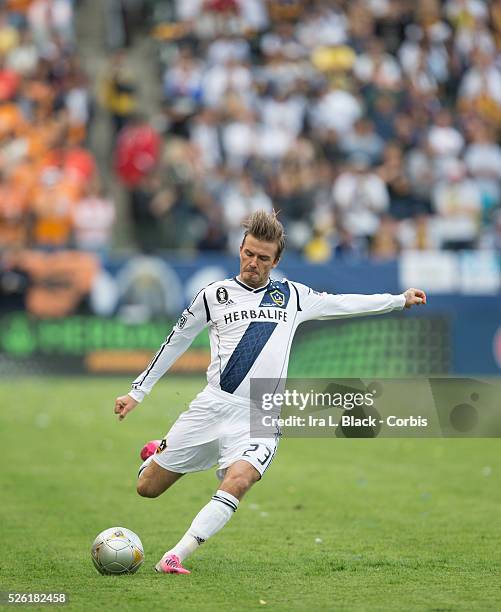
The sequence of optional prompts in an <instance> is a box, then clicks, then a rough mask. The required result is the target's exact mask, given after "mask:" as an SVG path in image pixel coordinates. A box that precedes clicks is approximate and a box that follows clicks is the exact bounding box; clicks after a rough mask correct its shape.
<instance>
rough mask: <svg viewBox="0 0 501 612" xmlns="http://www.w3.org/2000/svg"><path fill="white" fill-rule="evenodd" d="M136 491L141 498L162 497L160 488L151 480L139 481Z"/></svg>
mask: <svg viewBox="0 0 501 612" xmlns="http://www.w3.org/2000/svg"><path fill="white" fill-rule="evenodd" d="M136 490H137V492H138V494H139V495H140V496H141V497H150V498H154V497H158V496H159V495H160V491H159V490H158V487H155V486H154V484H153V483H152V482H151V481H150V480H148V479H147V478H144V477H143V478H140V479H139V480H138V481H137V487H136Z"/></svg>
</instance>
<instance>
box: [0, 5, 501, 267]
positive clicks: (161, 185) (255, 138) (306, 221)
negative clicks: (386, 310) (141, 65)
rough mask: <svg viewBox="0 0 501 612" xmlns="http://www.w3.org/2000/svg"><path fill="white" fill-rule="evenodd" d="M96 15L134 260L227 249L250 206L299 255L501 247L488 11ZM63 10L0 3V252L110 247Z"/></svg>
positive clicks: (498, 68) (497, 8)
mask: <svg viewBox="0 0 501 612" xmlns="http://www.w3.org/2000/svg"><path fill="white" fill-rule="evenodd" d="M104 8H105V9H106V10H105V17H106V16H107V24H108V26H107V30H106V31H107V40H108V46H109V47H110V49H111V50H112V52H111V53H110V58H109V65H108V67H107V69H106V72H105V73H104V75H103V78H102V79H101V80H100V83H99V95H100V104H101V105H102V107H103V108H104V109H105V110H106V111H107V112H108V113H109V116H110V119H111V121H110V123H111V126H112V134H113V137H112V141H113V142H112V145H113V162H112V164H113V168H114V171H115V172H116V176H117V178H118V180H120V181H121V182H122V184H123V185H124V186H125V188H126V193H127V197H128V206H129V211H130V219H131V227H132V230H133V234H134V240H135V244H136V246H137V247H138V248H139V249H140V250H141V251H142V252H146V253H151V252H163V251H166V250H170V249H190V250H210V251H229V252H232V253H236V252H237V251H238V246H239V242H240V236H241V231H240V227H241V222H242V221H243V220H244V218H245V217H246V216H247V215H249V214H250V213H251V212H253V211H254V210H256V209H259V208H264V209H268V210H272V209H275V210H276V211H277V212H279V218H280V220H281V221H282V222H283V223H284V225H285V227H286V232H287V235H288V248H289V249H291V250H293V251H296V252H298V253H302V254H304V255H305V256H306V257H307V258H308V259H309V260H311V261H324V260H327V259H329V258H331V257H339V258H357V257H367V256H370V257H372V258H376V259H391V258H394V257H396V256H397V255H398V254H399V253H400V252H401V251H402V250H405V249H451V250H460V249H501V212H500V211H501V147H500V145H499V144H498V142H499V134H500V129H501V53H500V50H501V0H493V1H490V2H488V1H487V0H485V1H484V0H446V1H442V2H441V1H439V0H421V1H419V2H415V1H411V0H351V1H349V0H171V1H165V0H113V1H111V0H110V2H107V3H106V5H105V7H104ZM74 13H75V0H3V1H0V248H2V247H3V248H5V247H6V246H7V247H9V246H13V247H16V246H17V247H19V246H21V247H25V246H28V247H34V248H37V249H41V250H46V251H52V250H59V249H65V248H77V249H81V250H85V251H91V252H95V253H98V254H104V253H106V252H107V250H108V249H109V248H110V245H111V239H112V232H113V228H114V224H115V223H116V219H115V205H114V202H113V201H112V200H111V199H110V198H109V197H108V196H107V195H106V190H105V189H103V185H102V181H101V180H100V178H99V173H98V172H97V169H96V163H95V159H94V156H93V155H92V153H91V152H90V151H89V149H88V132H89V125H90V122H91V120H92V116H93V100H92V94H91V92H92V83H91V82H90V81H89V80H88V77H87V76H86V75H85V74H84V72H83V70H82V68H81V65H80V62H79V57H78V51H77V48H76V42H77V41H76V38H75V16H74ZM134 16H136V17H134ZM138 16H141V17H140V19H141V20H143V19H145V18H147V20H148V21H147V24H148V27H149V28H150V31H151V36H152V37H153V38H154V40H155V47H154V48H155V49H156V52H155V55H154V56H153V52H152V57H151V62H152V64H153V65H154V66H155V69H156V71H157V73H158V84H159V87H160V89H161V98H162V112H161V113H160V115H159V116H153V117H145V116H141V114H140V110H141V108H140V104H139V102H138V92H139V90H140V89H141V81H142V75H141V74H138V73H134V72H132V71H131V69H130V64H129V63H128V61H127V60H128V50H127V45H128V44H130V40H131V32H133V31H134V29H135V27H136V28H137V24H138V22H139V17H138ZM119 17H120V18H119ZM143 25H144V24H143V23H141V26H143ZM112 26H113V27H112ZM113 49H114V50H113ZM93 77H94V75H93Z"/></svg>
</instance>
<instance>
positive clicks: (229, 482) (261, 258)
mask: <svg viewBox="0 0 501 612" xmlns="http://www.w3.org/2000/svg"><path fill="white" fill-rule="evenodd" d="M244 229H245V234H244V237H243V241H242V245H241V247H240V273H239V275H238V276H235V277H233V278H228V279H226V280H223V281H221V282H216V283H212V284H211V285H208V286H207V287H205V289H202V290H201V291H200V292H199V293H198V294H197V295H196V297H195V298H194V299H193V301H192V303H191V304H190V305H189V306H188V308H186V309H185V310H184V312H183V313H182V315H181V316H180V318H179V320H178V321H177V323H176V325H175V326H174V328H173V329H172V331H171V333H170V334H169V335H168V337H167V339H166V340H165V342H164V343H163V344H162V346H161V347H160V349H159V351H158V352H157V353H156V355H155V356H154V358H153V360H152V361H151V362H150V364H149V365H148V367H147V368H146V370H145V371H144V372H142V373H141V374H140V375H139V376H138V377H137V378H136V380H135V381H134V382H133V383H132V389H131V391H130V392H129V393H128V394H127V395H123V396H121V397H118V398H117V399H116V401H115V413H116V414H118V417H119V419H120V420H122V419H124V418H125V417H126V416H127V414H128V413H129V412H130V411H131V410H133V409H134V408H135V407H136V406H137V405H138V404H139V402H141V401H142V400H143V399H144V397H145V396H146V395H147V394H148V393H149V392H150V391H151V389H152V387H153V385H154V384H155V382H156V381H157V380H158V379H159V378H160V377H161V376H162V375H163V374H164V373H165V372H166V371H167V370H168V368H169V367H170V366H171V365H172V364H173V363H174V361H175V360H176V359H177V358H178V357H179V356H180V355H181V354H182V353H183V352H184V351H185V350H186V349H187V348H188V347H189V345H190V344H191V342H192V340H193V339H194V338H195V336H196V335H197V334H198V333H199V332H200V331H201V330H202V329H203V328H204V327H208V328H209V337H210V346H211V362H210V365H209V368H208V370H207V386H206V387H205V389H204V390H203V391H201V392H200V393H199V394H198V395H197V396H196V398H195V399H194V400H193V401H192V402H191V404H190V406H189V408H188V410H186V411H185V412H183V413H182V414H181V415H180V416H179V418H178V419H177V421H176V422H175V423H174V425H173V426H172V428H171V429H170V431H169V432H168V433H167V435H166V436H165V438H164V439H163V440H162V442H161V444H160V445H159V446H158V448H156V449H155V448H153V449H147V448H146V447H145V448H144V449H143V453H142V457H143V458H145V453H144V451H146V452H147V454H149V453H153V454H151V456H149V457H147V458H146V460H145V461H144V463H143V465H142V466H141V468H140V471H139V476H138V482H137V491H138V493H139V495H142V496H144V497H158V496H159V495H160V494H162V493H163V492H164V491H166V490H167V489H168V488H169V487H171V486H172V485H173V484H174V483H175V482H176V481H177V480H179V478H181V476H183V474H186V473H188V472H197V471H200V470H207V469H208V468H210V467H212V466H213V465H215V464H216V463H217V464H218V466H219V469H218V472H217V474H218V477H219V478H220V479H221V483H220V485H219V488H218V490H217V491H216V493H215V494H214V495H213V496H212V499H211V500H210V501H209V503H208V504H207V505H206V506H204V507H203V508H202V509H201V510H200V512H199V513H198V514H197V516H196V517H195V518H194V520H193V522H192V523H191V526H190V527H189V529H188V531H187V532H186V534H185V535H184V536H183V537H182V538H181V540H180V541H179V542H178V543H177V544H176V545H175V546H174V547H173V548H172V549H170V550H168V551H167V552H166V553H165V554H164V555H163V557H162V558H161V559H160V561H159V562H158V563H157V565H156V566H155V569H156V570H157V571H158V572H164V573H171V574H172V573H176V574H189V573H190V572H189V571H188V570H187V569H186V568H184V567H183V565H182V563H183V561H184V559H185V558H186V557H187V556H188V555H190V554H191V553H192V552H194V551H195V550H196V549H197V548H198V547H199V546H200V545H201V544H202V543H203V542H205V541H206V540H207V539H208V538H210V537H211V536H213V535H214V534H215V533H217V532H218V531H219V530H220V529H221V528H222V527H224V525H225V524H226V523H227V522H228V521H229V520H230V518H231V516H232V515H233V513H234V512H235V511H236V510H237V508H238V505H239V503H240V500H241V499H242V497H243V496H244V494H245V493H246V492H247V491H248V490H249V489H250V487H252V485H253V484H254V483H255V482H257V481H258V480H259V479H260V478H261V477H262V475H263V474H264V472H265V471H266V469H267V468H268V467H269V465H270V463H271V462H272V460H273V457H274V455H275V451H276V448H277V444H278V436H276V437H275V439H273V438H265V439H262V438H257V439H256V438H252V437H251V434H250V426H249V415H250V410H249V404H250V398H249V393H250V379H251V378H254V379H260V378H261V379H263V378H267V379H270V378H273V379H285V378H286V376H287V366H288V360H289V353H290V348H291V344H292V338H293V337H294V332H295V331H296V329H297V327H298V325H300V324H301V323H303V322H304V321H309V320H311V319H337V318H341V317H353V316H357V315H375V314H383V313H386V312H392V311H394V310H401V309H402V308H404V307H406V308H410V307H411V306H413V305H414V304H425V303H426V295H425V293H424V292H423V291H421V290H419V289H408V290H407V291H406V292H405V293H403V294H401V295H390V294H387V293H385V294H381V295H379V294H378V295H331V294H328V293H318V292H316V291H313V290H312V289H310V288H309V287H307V286H305V285H302V284H300V283H296V282H293V281H290V280H286V279H282V280H280V281H279V280H272V279H271V278H270V272H271V270H272V269H273V268H275V267H276V266H277V264H278V262H279V261H280V257H281V255H282V251H283V249H284V246H285V236H284V229H283V227H282V224H281V223H280V222H279V221H278V220H277V218H276V216H275V215H274V214H272V213H267V212H264V211H258V212H256V213H254V214H253V215H251V216H250V218H249V219H248V221H247V222H246V223H245V224H244Z"/></svg>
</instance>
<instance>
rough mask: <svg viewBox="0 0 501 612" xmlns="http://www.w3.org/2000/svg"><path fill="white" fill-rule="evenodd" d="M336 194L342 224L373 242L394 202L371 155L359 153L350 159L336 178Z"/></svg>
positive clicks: (352, 233)
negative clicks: (382, 219) (372, 166)
mask: <svg viewBox="0 0 501 612" xmlns="http://www.w3.org/2000/svg"><path fill="white" fill-rule="evenodd" d="M333 198H334V202H335V204H336V206H337V209H338V211H339V217H340V222H341V225H342V227H343V228H345V229H346V230H347V231H348V232H349V233H350V234H351V235H352V236H354V237H355V238H360V239H362V238H363V239H365V240H368V241H369V242H370V241H371V240H372V238H373V236H374V235H375V234H376V232H377V230H378V228H379V224H380V222H381V216H382V215H383V214H384V213H386V211H387V210H388V207H389V204H390V202H389V195H388V189H387V187H386V185H385V183H384V181H383V180H382V179H381V178H380V177H379V176H378V175H377V174H376V172H374V171H373V169H372V168H371V166H370V159H368V158H367V157H365V156H364V155H361V154H357V155H354V156H353V157H352V158H351V159H350V160H349V165H348V167H347V169H346V170H345V171H344V172H342V173H341V174H340V175H339V177H338V178H337V179H336V181H335V182H334V187H333Z"/></svg>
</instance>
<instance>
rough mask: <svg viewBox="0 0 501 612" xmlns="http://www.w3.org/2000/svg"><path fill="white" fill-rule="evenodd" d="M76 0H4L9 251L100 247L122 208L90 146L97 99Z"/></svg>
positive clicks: (2, 157) (0, 20) (1, 173)
mask: <svg viewBox="0 0 501 612" xmlns="http://www.w3.org/2000/svg"><path fill="white" fill-rule="evenodd" d="M74 8H75V7H74V2H73V0H3V2H0V253H1V252H2V251H5V250H15V251H19V249H22V248H24V247H29V248H34V249H39V250H45V251H47V252H51V251H58V250H61V249H67V248H77V249H82V250H85V251H93V252H96V253H103V252H105V251H106V250H107V249H108V248H109V245H110V240H111V234H112V228H113V222H114V217H115V208H114V205H113V202H111V201H110V200H109V198H107V197H106V196H105V194H104V193H103V189H102V186H101V181H100V178H99V174H98V172H97V169H96V163H95V159H94V156H93V154H92V153H91V152H90V151H89V149H88V147H87V145H86V142H87V136H88V127H89V123H90V120H91V116H92V110H93V104H92V96H91V87H90V84H89V82H88V80H87V77H86V75H85V74H84V72H83V70H82V68H81V65H80V61H79V56H78V52H77V49H76V40H75V28H74V25H75V24H74V21H75V20H74Z"/></svg>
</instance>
